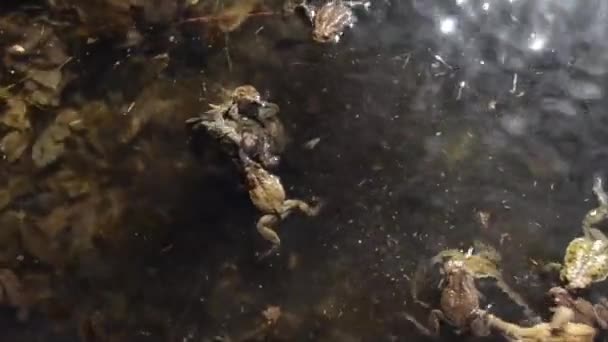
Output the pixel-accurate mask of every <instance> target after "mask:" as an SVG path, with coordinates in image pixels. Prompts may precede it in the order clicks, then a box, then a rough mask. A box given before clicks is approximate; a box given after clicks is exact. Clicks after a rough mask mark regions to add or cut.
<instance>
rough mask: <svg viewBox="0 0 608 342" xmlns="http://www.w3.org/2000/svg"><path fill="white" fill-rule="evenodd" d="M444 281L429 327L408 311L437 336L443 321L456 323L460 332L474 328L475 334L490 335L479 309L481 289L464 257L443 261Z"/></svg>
mask: <svg viewBox="0 0 608 342" xmlns="http://www.w3.org/2000/svg"><path fill="white" fill-rule="evenodd" d="M442 273H443V275H444V281H442V283H443V284H444V285H443V287H442V290H441V300H440V308H441V309H440V310H439V309H435V310H432V311H431V313H430V314H429V322H428V326H429V328H426V327H424V326H423V325H422V324H420V323H418V322H417V321H416V320H415V319H414V318H413V317H411V316H409V315H408V314H406V316H405V317H406V319H408V320H409V321H410V322H412V323H413V324H414V325H415V326H416V327H417V328H418V329H419V330H420V331H421V332H422V333H423V334H425V335H428V336H432V337H437V336H438V335H439V328H440V322H442V321H443V322H446V323H448V324H449V325H451V326H453V327H454V328H455V329H456V331H457V333H458V334H462V333H464V332H467V331H469V332H471V333H472V334H473V335H475V336H486V335H488V333H489V332H488V329H487V326H486V325H485V323H484V321H483V319H481V317H480V316H479V315H478V314H477V313H478V312H479V297H480V294H479V291H478V290H477V288H476V287H475V278H474V276H473V274H472V273H471V271H470V270H469V269H467V267H466V266H465V264H464V262H463V261H462V260H449V261H447V262H446V263H445V264H444V265H443V269H442Z"/></svg>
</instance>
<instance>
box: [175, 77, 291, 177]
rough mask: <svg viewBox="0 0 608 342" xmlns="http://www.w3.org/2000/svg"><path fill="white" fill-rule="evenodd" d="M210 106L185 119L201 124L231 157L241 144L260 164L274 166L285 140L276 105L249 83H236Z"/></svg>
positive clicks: (197, 124)
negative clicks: (224, 98)
mask: <svg viewBox="0 0 608 342" xmlns="http://www.w3.org/2000/svg"><path fill="white" fill-rule="evenodd" d="M210 106H211V109H210V110H208V111H207V112H206V113H204V114H203V115H201V116H199V117H194V118H190V119H188V120H186V123H187V124H191V125H192V127H193V128H194V129H197V128H205V130H206V131H207V132H208V133H209V135H211V137H212V138H214V139H217V140H218V141H220V143H221V144H222V146H223V149H224V150H225V152H226V153H227V154H229V155H231V156H232V157H236V154H237V150H238V149H239V148H243V149H244V151H245V153H247V154H249V156H250V157H252V158H253V159H254V160H256V161H257V162H259V163H261V164H262V166H263V167H265V168H269V169H271V168H275V167H277V166H278V164H279V161H280V155H281V153H282V152H283V150H284V149H285V146H286V144H287V140H288V139H287V135H286V133H285V129H284V127H283V124H282V123H281V121H280V119H279V117H278V112H279V106H277V105H276V104H274V103H270V102H266V101H262V100H261V97H260V94H259V92H258V91H257V90H256V89H255V88H254V87H253V86H250V85H243V86H239V87H237V88H236V89H235V90H234V91H233V92H232V93H231V95H230V98H229V100H228V101H226V102H225V103H223V104H220V105H214V104H210ZM237 159H238V158H237Z"/></svg>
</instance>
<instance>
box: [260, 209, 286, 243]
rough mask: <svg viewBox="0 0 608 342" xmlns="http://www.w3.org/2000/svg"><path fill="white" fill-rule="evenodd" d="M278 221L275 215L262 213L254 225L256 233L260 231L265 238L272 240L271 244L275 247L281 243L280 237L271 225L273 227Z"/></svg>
mask: <svg viewBox="0 0 608 342" xmlns="http://www.w3.org/2000/svg"><path fill="white" fill-rule="evenodd" d="M278 222H279V218H278V217H277V216H276V215H264V216H262V217H260V219H259V220H258V223H257V225H256V227H257V229H258V233H260V235H262V237H263V238H264V239H265V240H267V241H270V242H272V244H273V245H274V246H277V247H278V246H280V245H281V239H280V238H279V235H278V234H277V233H276V232H275V231H274V229H273V227H275V226H276V224H277V223H278Z"/></svg>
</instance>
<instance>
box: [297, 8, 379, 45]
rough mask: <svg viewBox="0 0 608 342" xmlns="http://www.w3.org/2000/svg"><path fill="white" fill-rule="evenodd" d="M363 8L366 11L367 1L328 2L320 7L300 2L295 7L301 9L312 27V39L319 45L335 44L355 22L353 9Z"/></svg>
mask: <svg viewBox="0 0 608 342" xmlns="http://www.w3.org/2000/svg"><path fill="white" fill-rule="evenodd" d="M356 6H363V7H364V8H365V9H366V10H367V9H368V8H369V6H370V2H369V1H346V0H330V1H327V2H325V3H324V4H323V5H321V6H316V5H314V4H309V3H307V2H306V1H302V2H301V3H299V4H298V5H296V7H301V8H302V9H303V10H304V13H305V14H306V16H307V17H308V19H309V20H310V21H311V23H312V26H313V31H312V38H313V40H314V41H316V42H319V43H329V42H333V43H337V42H339V41H340V37H341V36H342V34H343V33H344V30H346V29H347V28H351V27H353V26H354V24H355V23H356V22H357V17H356V16H355V14H354V13H353V7H356Z"/></svg>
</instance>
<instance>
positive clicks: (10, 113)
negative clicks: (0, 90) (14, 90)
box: [2, 97, 31, 130]
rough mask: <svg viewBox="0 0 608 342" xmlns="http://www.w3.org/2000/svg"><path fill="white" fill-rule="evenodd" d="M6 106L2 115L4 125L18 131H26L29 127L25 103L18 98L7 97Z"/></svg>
mask: <svg viewBox="0 0 608 342" xmlns="http://www.w3.org/2000/svg"><path fill="white" fill-rule="evenodd" d="M6 106H7V109H6V111H5V112H4V114H3V115H2V123H3V124H4V125H6V126H8V127H12V128H16V129H18V130H26V129H29V128H30V127H31V125H30V120H29V119H28V117H27V104H26V103H25V101H23V100H22V99H21V98H18V97H9V98H8V99H6Z"/></svg>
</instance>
